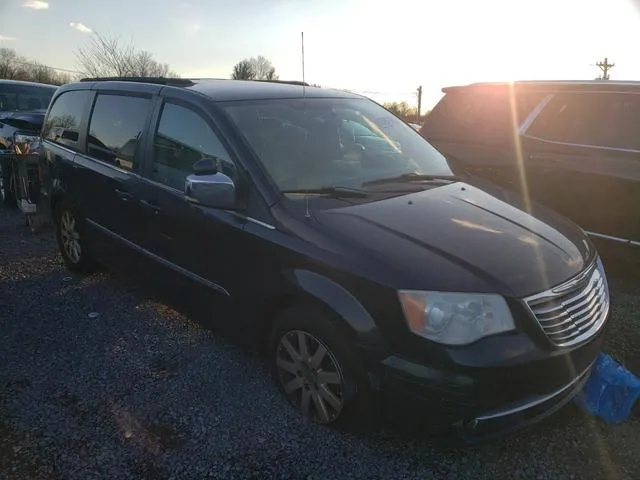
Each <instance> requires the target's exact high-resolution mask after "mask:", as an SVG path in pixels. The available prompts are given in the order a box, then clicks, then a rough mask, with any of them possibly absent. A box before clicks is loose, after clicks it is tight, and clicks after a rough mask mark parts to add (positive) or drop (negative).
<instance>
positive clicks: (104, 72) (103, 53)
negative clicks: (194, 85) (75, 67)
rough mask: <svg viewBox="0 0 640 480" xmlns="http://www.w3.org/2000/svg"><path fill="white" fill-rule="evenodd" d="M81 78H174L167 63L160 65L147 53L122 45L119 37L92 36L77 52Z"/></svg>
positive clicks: (175, 75)
mask: <svg viewBox="0 0 640 480" xmlns="http://www.w3.org/2000/svg"><path fill="white" fill-rule="evenodd" d="M76 58H77V60H78V63H79V64H80V68H81V70H82V72H83V74H84V75H86V76H88V77H177V76H178V75H177V74H176V73H175V72H173V71H171V69H170V67H169V65H168V64H166V63H160V62H158V61H157V60H155V59H154V58H153V55H152V54H151V53H149V52H147V51H146V50H139V49H137V48H136V47H134V46H133V45H132V44H128V45H125V44H122V43H121V42H120V40H119V38H118V37H111V36H105V37H103V36H102V35H99V34H98V33H94V34H93V35H92V36H91V40H90V42H89V44H88V45H87V46H85V47H81V48H79V49H78V51H77V52H76Z"/></svg>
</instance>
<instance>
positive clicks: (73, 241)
mask: <svg viewBox="0 0 640 480" xmlns="http://www.w3.org/2000/svg"><path fill="white" fill-rule="evenodd" d="M53 218H54V225H55V230H56V238H57V240H58V247H59V248H60V254H61V255H62V259H63V260H64V263H65V265H66V267H67V268H68V269H69V270H71V271H72V272H77V273H92V272H94V271H95V270H96V264H95V262H94V261H93V258H92V257H91V254H90V251H89V249H88V248H87V247H88V245H87V241H86V237H85V221H84V218H83V217H82V215H81V214H79V213H78V212H77V211H76V210H75V209H73V208H72V207H71V206H70V205H69V203H68V202H67V201H65V200H62V201H60V203H58V205H56V208H55V211H54V216H53Z"/></svg>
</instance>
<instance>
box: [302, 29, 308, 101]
mask: <svg viewBox="0 0 640 480" xmlns="http://www.w3.org/2000/svg"><path fill="white" fill-rule="evenodd" d="M301 38H302V96H303V97H304V96H305V93H306V92H305V87H306V85H307V84H306V82H305V81H304V32H301Z"/></svg>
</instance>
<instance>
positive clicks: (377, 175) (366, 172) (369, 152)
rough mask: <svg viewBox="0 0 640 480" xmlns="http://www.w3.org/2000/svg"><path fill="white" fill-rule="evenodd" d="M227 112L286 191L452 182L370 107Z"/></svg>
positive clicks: (350, 104) (283, 103)
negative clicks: (432, 178) (397, 180)
mask: <svg viewBox="0 0 640 480" xmlns="http://www.w3.org/2000/svg"><path fill="white" fill-rule="evenodd" d="M222 106H223V108H224V109H225V111H226V112H227V113H228V114H229V115H230V117H231V119H232V120H233V121H234V122H235V124H236V126H237V128H238V130H239V132H240V133H241V134H242V135H243V136H244V137H245V138H246V140H247V142H248V143H249V145H250V146H251V147H252V149H253V150H254V152H255V153H256V154H257V156H258V158H259V159H260V161H261V162H262V165H263V166H264V168H265V169H266V170H267V172H268V173H269V175H270V176H271V178H272V179H273V181H274V182H275V184H276V185H277V186H278V187H279V188H280V189H281V190H290V189H300V188H309V189H311V188H322V187H325V186H341V187H351V188H361V187H362V186H363V185H365V184H366V183H367V182H371V181H374V180H380V179H384V178H390V177H391V178H393V177H398V176H400V175H405V174H424V175H439V176H450V175H451V169H450V168H449V165H448V164H447V161H446V159H445V158H444V157H443V156H442V155H441V154H440V153H439V152H438V151H437V150H436V149H435V148H433V147H432V146H431V145H430V144H429V143H428V142H427V141H425V139H424V138H422V137H420V135H419V134H418V133H417V132H416V131H415V130H414V129H413V128H411V127H409V126H408V125H407V124H406V123H404V122H403V121H402V120H400V119H398V118H397V117H395V116H394V115H393V114H391V113H390V112H389V111H387V110H385V109H384V108H382V107H381V106H379V105H377V104H376V103H374V102H371V101H369V100H364V99H353V98H345V99H341V98H291V99H274V100H262V101H257V100H256V101H243V102H228V103H224V104H223V105H222Z"/></svg>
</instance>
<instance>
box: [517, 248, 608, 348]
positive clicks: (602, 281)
mask: <svg viewBox="0 0 640 480" xmlns="http://www.w3.org/2000/svg"><path fill="white" fill-rule="evenodd" d="M525 303H526V305H527V306H528V307H529V309H530V311H531V313H532V314H533V316H534V317H535V318H536V320H537V321H538V323H539V324H540V326H541V327H542V330H543V331H544V333H545V334H546V335H547V337H548V338H549V340H550V341H551V342H552V343H553V344H554V345H556V346H558V347H567V346H570V345H575V344H578V343H581V342H583V341H584V340H587V339H588V338H590V337H592V336H593V335H594V334H595V333H596V332H597V331H598V330H600V327H602V324H603V323H604V321H605V320H606V318H607V314H608V312H609V306H610V301H609V286H608V285H607V279H606V277H605V273H604V269H603V267H602V263H601V262H600V260H598V261H597V263H596V264H595V265H593V266H592V267H591V268H589V269H587V270H586V271H584V272H583V273H581V274H580V275H578V276H577V277H575V278H573V279H571V280H569V281H568V282H566V283H564V284H562V285H559V286H557V287H554V288H552V289H550V290H547V291H546V292H542V293H539V294H537V295H533V296H531V297H529V298H526V299H525Z"/></svg>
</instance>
